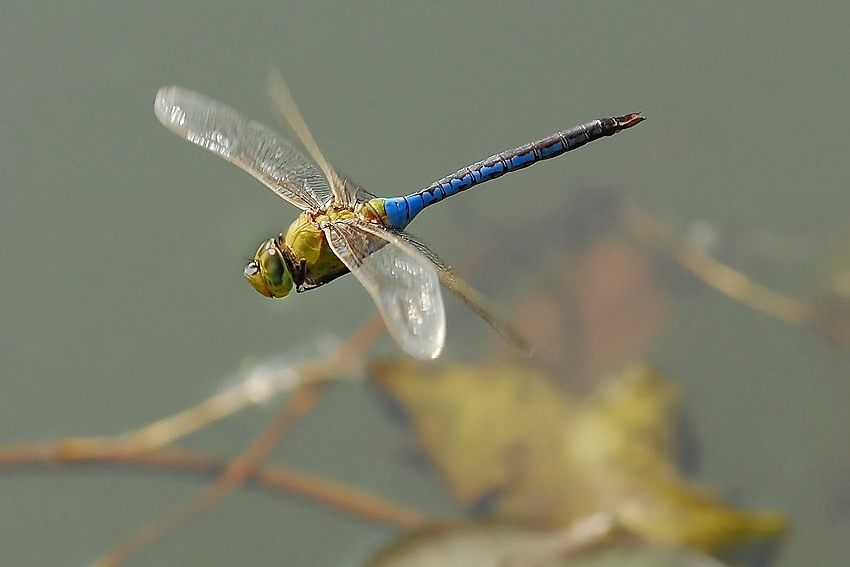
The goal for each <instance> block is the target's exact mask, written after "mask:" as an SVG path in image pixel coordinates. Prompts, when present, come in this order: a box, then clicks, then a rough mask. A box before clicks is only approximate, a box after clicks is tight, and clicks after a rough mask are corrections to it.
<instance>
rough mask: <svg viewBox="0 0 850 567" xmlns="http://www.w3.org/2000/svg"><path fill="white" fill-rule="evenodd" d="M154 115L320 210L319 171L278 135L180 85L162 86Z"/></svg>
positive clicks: (325, 197) (325, 189)
mask: <svg viewBox="0 0 850 567" xmlns="http://www.w3.org/2000/svg"><path fill="white" fill-rule="evenodd" d="M154 113H155V114H156V117H157V118H158V119H159V121H160V122H162V123H163V124H164V125H165V126H166V127H167V128H168V129H170V130H171V131H173V132H174V133H176V134H177V135H178V136H181V137H183V138H186V139H187V140H189V141H190V142H192V143H193V144H197V145H199V146H201V147H202V148H206V149H207V150H209V151H211V152H213V153H215V154H218V155H220V156H221V157H223V158H224V159H226V160H227V161H229V162H231V163H234V164H236V165H238V166H239V167H241V168H242V169H244V170H245V171H247V172H248V173H250V174H251V175H253V176H254V177H256V178H257V179H259V180H260V181H261V182H262V183H263V184H265V185H266V186H267V187H268V188H269V189H271V190H272V191H274V192H275V193H277V194H278V195H280V196H281V197H283V198H284V199H286V200H287V201H289V202H290V203H292V204H293V205H295V206H296V207H299V208H301V209H304V210H316V209H323V208H325V205H327V204H328V203H330V201H331V196H332V195H331V189H330V186H329V185H328V180H327V179H326V178H325V176H324V175H323V174H322V172H321V170H320V169H319V168H318V167H317V166H316V164H314V163H313V162H312V161H310V159H308V158H307V157H305V156H304V155H303V154H302V153H301V152H299V151H298V150H296V149H295V148H294V147H293V146H292V144H290V143H289V142H288V141H286V140H285V139H283V138H282V137H281V136H279V135H278V134H276V133H275V132H273V131H272V130H270V129H269V128H267V127H266V126H263V125H262V124H260V123H258V122H254V121H253V120H248V119H247V118H245V117H243V116H242V115H241V114H239V113H238V112H236V111H235V110H233V109H232V108H230V107H228V106H226V105H224V104H221V103H219V102H216V101H214V100H212V99H210V98H207V97H205V96H203V95H201V94H198V93H196V92H193V91H190V90H187V89H183V88H180V87H163V88H161V89H160V90H159V92H157V93H156V100H155V101H154Z"/></svg>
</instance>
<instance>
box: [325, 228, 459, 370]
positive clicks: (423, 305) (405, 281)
mask: <svg viewBox="0 0 850 567" xmlns="http://www.w3.org/2000/svg"><path fill="white" fill-rule="evenodd" d="M323 228H324V231H325V235H326V236H327V238H328V242H330V244H331V246H332V247H333V250H334V253H336V255H337V256H338V257H339V259H340V260H341V261H342V263H343V264H345V265H346V267H348V269H349V270H351V273H353V274H354V275H355V277H356V278H357V279H358V280H359V281H360V283H361V284H363V287H365V288H366V291H368V292H369V295H371V296H372V299H373V300H374V301H375V305H377V307H378V311H379V312H380V313H381V317H383V319H384V323H385V324H386V326H387V329H388V330H389V332H390V334H391V335H392V337H393V338H394V339H395V340H396V341H397V342H398V343H399V345H401V347H402V348H403V349H404V350H405V352H407V353H408V354H410V355H411V356H415V357H417V358H436V357H438V356H439V355H440V352H441V351H442V350H443V344H444V342H445V339H446V314H445V310H444V308H443V296H442V294H441V293H440V282H439V277H438V275H437V268H436V266H434V264H433V263H432V262H431V260H430V259H428V257H426V256H425V255H424V254H422V252H420V251H419V250H417V249H416V247H414V246H410V245H409V244H408V243H407V242H405V241H404V240H401V239H399V238H397V236H396V235H395V233H393V232H390V231H389V230H387V229H385V228H384V227H382V226H378V225H375V224H372V223H368V222H365V221H362V220H359V219H350V220H347V221H341V222H335V223H327V224H326V225H324V226H323Z"/></svg>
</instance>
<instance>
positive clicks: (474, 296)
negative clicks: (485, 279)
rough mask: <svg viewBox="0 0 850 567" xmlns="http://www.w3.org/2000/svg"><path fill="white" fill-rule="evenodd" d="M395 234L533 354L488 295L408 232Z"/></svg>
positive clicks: (448, 286) (508, 337)
mask: <svg viewBox="0 0 850 567" xmlns="http://www.w3.org/2000/svg"><path fill="white" fill-rule="evenodd" d="M393 236H395V237H396V238H399V239H402V240H404V241H405V242H407V243H408V244H409V245H410V246H412V247H414V248H416V249H417V250H419V251H420V252H421V253H422V254H423V255H425V257H427V258H428V259H429V260H430V261H431V262H432V263H433V264H434V265H435V266H436V267H437V276H438V277H439V279H440V283H441V284H443V287H445V288H446V289H447V290H449V291H450V292H452V293H453V294H454V296H455V297H457V298H458V299H460V300H461V301H463V302H464V303H465V304H466V305H467V306H468V307H469V308H470V309H472V310H473V311H474V312H475V314H476V315H478V316H479V317H481V318H482V319H484V321H486V322H487V324H488V325H490V326H491V327H492V328H493V330H494V331H496V332H497V333H498V334H499V336H500V337H502V338H503V339H504V340H505V341H507V342H508V343H509V344H510V345H512V346H513V347H514V348H516V349H517V350H518V351H520V353H522V354H523V355H525V356H530V355H531V347H529V346H528V343H527V342H526V341H525V339H524V338H523V337H522V335H521V334H520V332H519V331H517V330H516V329H515V328H514V327H513V325H511V324H510V323H509V322H508V321H507V320H506V319H505V318H504V317H502V316H500V315H499V314H498V310H497V309H496V308H495V307H494V306H493V305H491V303H490V301H488V300H487V298H486V297H484V296H483V295H481V294H480V293H478V292H477V291H476V290H475V288H474V287H472V286H471V285H470V284H469V283H468V282H467V281H466V280H464V279H462V278H461V277H460V276H458V275H457V274H455V273H454V270H452V269H451V268H450V267H449V266H448V264H446V263H445V262H443V261H442V260H441V259H440V258H439V257H438V256H437V255H436V254H435V253H434V252H433V251H432V250H431V249H430V248H428V247H427V246H426V245H425V244H423V243H422V242H420V241H419V240H417V239H416V238H414V237H413V236H411V235H410V234H408V233H406V232H394V233H393Z"/></svg>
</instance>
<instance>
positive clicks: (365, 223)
mask: <svg viewBox="0 0 850 567" xmlns="http://www.w3.org/2000/svg"><path fill="white" fill-rule="evenodd" d="M269 88H270V92H271V94H272V98H273V99H274V100H275V101H277V103H278V106H279V110H280V113H281V114H282V116H283V118H284V121H285V122H286V123H287V124H288V126H289V127H290V129H291V130H292V132H293V133H294V134H295V138H297V140H298V142H299V143H300V145H301V147H302V149H303V150H304V151H305V152H306V155H305V152H302V151H301V150H299V149H298V148H297V147H296V146H295V145H293V143H291V142H290V141H288V140H287V139H286V138H284V137H282V136H280V135H278V134H277V133H275V132H274V131H273V130H271V129H270V128H268V127H266V126H264V125H262V124H260V123H258V122H255V121H253V120H249V119H247V118H245V117H243V116H242V115H241V114H239V113H238V112H236V111H235V110H233V109H231V108H230V107H228V106H226V105H224V104H222V103H220V102H216V101H214V100H212V99H210V98H207V97H206V96H204V95H202V94H199V93H197V92H194V91H191V90H188V89H185V88H181V87H176V86H169V87H163V88H161V89H160V90H159V91H158V92H157V94H156V98H155V102H154V113H155V114H156V117H157V118H158V119H159V120H160V122H162V124H163V125H165V126H166V127H167V128H169V129H170V130H171V131H173V132H175V133H176V134H177V135H178V136H180V137H182V138H185V139H186V140H188V141H190V142H192V143H193V144H196V145H198V146H200V147H202V148H205V149H207V150H209V151H211V152H212V153H214V154H217V155H219V156H220V157H222V158H224V159H225V160H227V161H229V162H231V163H233V164H235V165H237V166H238V167H240V168H241V169H243V170H244V171H246V172H247V173H249V174H250V175H252V176H253V177H254V178H256V179H257V180H259V181H260V182H261V183H263V184H264V185H265V186H266V187H268V188H269V189H271V190H272V192H274V193H275V194H277V195H278V196H279V197H282V198H283V199H284V200H286V201H288V202H289V203H291V204H292V205H295V206H296V207H297V208H299V209H300V210H301V213H300V214H299V215H298V217H297V218H296V219H295V221H293V222H292V224H291V225H290V226H289V228H288V229H287V230H286V232H283V233H280V234H279V235H278V236H276V237H273V238H269V239H268V240H266V241H264V242H263V243H262V244H261V245H260V247H259V248H258V249H257V252H256V253H255V254H254V256H253V258H252V259H251V260H250V261H249V262H248V263H247V265H246V266H245V269H244V276H245V278H246V279H247V280H248V282H249V283H250V284H251V286H253V288H254V289H255V290H256V291H258V292H259V293H260V294H262V295H264V296H266V297H272V298H280V297H285V296H287V295H288V294H289V293H290V292H291V291H292V290H293V289H294V290H295V291H296V292H303V291H307V290H311V289H314V288H317V287H319V286H322V285H325V284H327V283H328V282H330V281H333V280H335V279H336V278H338V277H340V276H342V275H344V274H346V273H348V272H351V273H352V274H354V276H355V277H356V278H357V279H358V280H359V281H360V283H361V284H362V286H363V287H364V288H365V289H366V291H367V292H368V293H369V295H370V296H371V297H372V299H373V300H374V302H375V305H376V306H377V309H378V311H379V313H380V315H381V317H382V318H383V321H384V323H385V326H386V328H387V329H388V331H389V334H390V335H391V336H392V337H393V338H394V339H395V340H396V342H397V343H398V344H399V345H400V346H401V348H402V349H403V350H404V351H405V352H406V353H408V354H409V355H411V356H414V357H417V358H423V359H429V358H436V357H438V356H439V355H440V352H441V351H442V349H443V346H444V343H445V336H446V321H445V308H444V304H443V298H442V294H441V291H440V285H441V284H442V286H443V287H445V288H446V289H447V290H449V291H450V292H452V293H453V294H455V295H456V296H457V297H459V298H460V299H461V300H462V301H463V302H465V303H466V304H467V305H468V306H469V307H470V308H472V310H473V311H475V312H476V313H477V314H478V315H479V316H481V317H482V318H483V319H484V320H485V321H487V323H489V324H490V325H491V326H492V327H493V328H494V329H495V330H496V331H497V332H498V333H499V334H501V335H502V336H503V337H505V338H507V339H508V340H509V341H510V342H513V343H514V344H517V345H520V347H521V348H522V345H523V342H522V339H521V338H520V337H519V336H518V335H517V333H515V332H514V331H513V330H512V328H511V327H510V325H509V324H507V323H505V322H504V320H503V319H501V318H500V317H499V316H497V315H495V314H494V313H495V311H494V310H493V309H491V308H490V307H489V305H487V304H486V301H485V300H484V299H483V297H481V296H480V295H479V294H478V293H477V292H476V291H475V290H474V289H473V288H472V287H471V286H470V285H469V284H467V283H466V282H465V281H463V280H462V279H461V278H459V277H458V276H457V275H456V274H455V273H454V272H453V271H452V270H451V269H450V268H449V267H448V265H447V264H446V263H444V262H443V261H442V260H440V259H439V257H438V256H437V255H436V254H434V253H433V252H432V251H431V250H430V249H429V248H428V247H427V246H426V245H425V244H423V243H422V242H420V241H419V240H417V239H415V238H414V237H412V236H411V235H410V234H409V233H407V232H405V231H404V229H405V228H406V227H407V226H408V224H410V222H411V221H412V220H413V219H414V217H415V216H416V215H417V214H419V213H420V212H421V211H422V210H423V209H424V208H426V207H428V206H430V205H433V204H435V203H438V202H440V201H442V200H444V199H446V198H447V197H450V196H452V195H456V194H458V193H461V192H463V191H465V190H467V189H469V188H471V187H474V186H476V185H480V184H481V183H484V182H486V181H489V180H491V179H495V178H497V177H501V176H502V175H504V174H506V173H509V172H512V171H516V170H519V169H523V168H526V167H529V166H530V165H533V164H535V163H537V162H539V161H543V160H546V159H550V158H554V157H556V156H559V155H562V154H564V153H566V152H568V151H571V150H574V149H576V148H580V147H581V146H584V145H585V144H587V143H589V142H592V141H594V140H598V139H600V138H603V137H607V136H612V135H614V134H616V133H618V132H620V131H622V130H625V129H627V128H631V127H632V126H635V125H636V124H638V123H640V122H641V121H642V120H644V117H643V116H641V114H640V113H631V114H626V115H623V116H616V117H609V118H599V119H596V120H591V121H590V122H586V123H584V124H581V125H578V126H575V127H573V128H569V129H567V130H563V131H561V132H557V133H555V134H553V135H551V136H548V137H546V138H542V139H540V140H537V141H535V142H531V143H528V144H525V145H522V146H519V147H517V148H514V149H512V150H507V151H503V152H500V153H497V154H494V155H492V156H490V157H488V158H486V159H483V160H481V161H478V162H476V163H473V164H471V165H468V166H466V167H463V168H461V169H459V170H457V171H456V172H454V173H452V174H450V175H447V176H445V177H443V178H442V179H440V180H438V181H435V182H434V183H432V184H430V185H428V186H427V187H425V188H423V189H420V190H419V191H416V192H414V193H410V194H408V195H406V196H401V197H390V198H382V197H376V196H375V195H373V194H371V193H369V192H368V191H366V190H365V189H363V188H362V187H360V186H359V185H357V184H356V183H354V182H353V181H351V179H349V178H348V177H346V176H345V175H344V174H342V173H341V172H340V171H339V170H337V169H335V168H334V167H333V166H331V164H330V163H329V162H328V161H327V160H326V159H325V157H324V155H323V154H322V152H321V151H320V150H319V147H318V145H317V144H316V142H315V139H314V138H313V135H312V134H311V133H310V130H309V128H308V127H307V124H306V122H305V120H304V118H303V116H302V115H301V113H300V111H299V110H298V108H297V106H296V105H295V101H294V99H293V98H292V95H291V93H290V91H289V89H288V88H287V87H286V85H285V83H284V82H283V79H282V78H281V77H280V75H279V74H277V75H275V74H271V75H270V86H269ZM308 156H309V157H308Z"/></svg>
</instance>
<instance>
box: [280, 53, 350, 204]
mask: <svg viewBox="0 0 850 567" xmlns="http://www.w3.org/2000/svg"><path fill="white" fill-rule="evenodd" d="M266 82H267V84H268V89H269V97H270V98H271V100H272V102H273V103H274V105H275V107H276V108H277V110H278V112H279V113H280V116H281V118H283V121H284V122H286V124H288V125H289V127H290V128H291V129H292V132H293V133H294V134H295V135H296V136H297V137H298V140H299V141H300V142H301V144H302V145H303V146H304V149H305V150H307V155H309V156H310V157H311V158H312V159H313V161H314V162H316V164H317V165H318V166H319V169H321V170H322V172H323V173H324V174H325V177H326V178H327V179H328V181H329V183H330V186H331V192H332V193H333V198H334V203H336V204H337V205H341V206H344V207H351V206H354V203H355V193H354V192H353V191H352V190H350V188H349V186H347V184H346V179H345V178H344V177H343V176H342V175H341V174H340V173H339V172H337V171H336V170H335V169H334V168H333V167H332V166H331V164H330V163H329V162H328V160H326V159H325V155H324V154H323V153H322V150H320V149H319V144H317V143H316V140H315V139H314V138H313V134H312V133H311V132H310V128H308V127H307V121H306V120H304V117H303V116H302V115H301V111H300V110H298V105H297V104H295V99H294V98H293V97H292V92H291V91H290V90H289V87H287V86H286V81H284V80H283V75H281V74H280V71H279V70H278V68H277V67H275V66H274V65H272V66H271V67H269V72H268V75H267V79H266Z"/></svg>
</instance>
